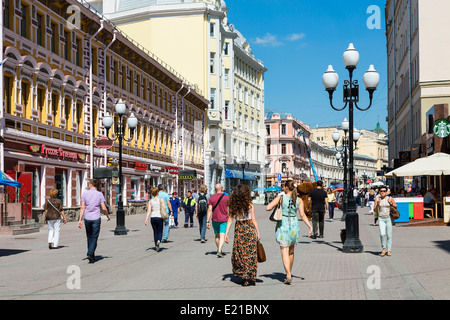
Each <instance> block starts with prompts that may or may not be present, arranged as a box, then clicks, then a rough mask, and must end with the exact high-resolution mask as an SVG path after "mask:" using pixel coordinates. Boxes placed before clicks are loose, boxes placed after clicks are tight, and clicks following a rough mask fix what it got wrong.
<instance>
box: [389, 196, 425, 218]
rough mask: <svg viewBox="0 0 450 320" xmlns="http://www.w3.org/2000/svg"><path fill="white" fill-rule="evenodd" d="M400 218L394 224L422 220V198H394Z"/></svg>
mask: <svg viewBox="0 0 450 320" xmlns="http://www.w3.org/2000/svg"><path fill="white" fill-rule="evenodd" d="M394 201H395V203H396V204H397V210H398V211H399V212H400V217H399V218H398V219H397V220H395V222H409V219H410V218H411V219H416V220H417V219H423V197H405V198H394Z"/></svg>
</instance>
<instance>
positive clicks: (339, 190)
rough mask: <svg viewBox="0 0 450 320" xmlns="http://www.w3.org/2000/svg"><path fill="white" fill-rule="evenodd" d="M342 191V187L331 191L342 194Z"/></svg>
mask: <svg viewBox="0 0 450 320" xmlns="http://www.w3.org/2000/svg"><path fill="white" fill-rule="evenodd" d="M342 191H344V188H342V187H339V188H336V189H334V190H333V192H342Z"/></svg>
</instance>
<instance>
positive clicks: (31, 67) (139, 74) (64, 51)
mask: <svg viewBox="0 0 450 320" xmlns="http://www.w3.org/2000/svg"><path fill="white" fill-rule="evenodd" d="M3 20H4V21H3V22H4V28H3V56H4V58H7V59H6V61H5V62H4V64H3V66H2V68H3V79H2V80H3V89H2V90H3V97H4V105H5V108H4V110H3V113H4V121H3V124H4V127H3V128H2V131H3V138H4V140H5V143H4V154H3V159H1V161H2V163H3V165H4V170H5V172H7V173H8V174H10V175H11V176H13V177H14V178H15V179H17V180H19V181H23V183H24V186H26V189H27V190H26V192H27V193H28V195H29V196H30V203H31V205H32V207H33V208H40V207H42V205H43V204H44V202H45V199H46V198H47V197H48V193H49V191H50V190H51V189H52V188H54V187H56V188H58V189H59V190H60V197H61V199H62V200H63V205H64V207H68V208H76V207H78V206H79V204H80V197H81V194H82V190H83V189H84V187H85V186H86V180H87V179H88V178H90V177H91V173H92V172H94V177H95V170H94V168H99V167H108V166H110V167H111V166H112V167H113V166H117V163H118V160H117V159H118V143H114V145H113V146H112V147H111V148H110V149H109V150H105V149H100V148H98V147H96V144H95V140H96V139H97V138H99V137H105V136H106V130H105V128H104V127H103V125H102V118H103V116H104V115H105V114H106V113H109V114H112V115H114V114H115V111H114V107H115V104H116V103H117V102H118V101H119V100H122V101H123V102H124V103H125V104H126V106H127V111H126V114H125V115H124V120H125V123H126V119H127V118H128V117H129V116H131V114H134V116H135V117H136V118H137V119H138V124H137V128H136V129H135V130H134V132H131V131H130V129H129V128H126V130H125V132H126V134H125V136H126V139H127V140H129V142H128V141H127V142H124V148H123V173H124V186H123V190H122V192H123V194H124V199H125V204H126V202H127V200H139V199H145V198H146V197H147V195H146V192H147V191H148V189H149V187H150V186H154V185H156V184H158V183H164V184H165V185H166V186H167V188H168V191H169V192H171V191H176V190H177V188H178V185H177V175H178V174H179V173H180V169H179V167H178V166H177V165H176V163H177V160H176V159H177V158H178V157H183V158H184V159H185V168H186V170H191V171H194V172H196V173H197V177H196V178H200V179H199V180H197V179H196V180H195V181H192V183H195V185H197V184H200V183H202V182H203V179H204V172H203V168H204V164H203V154H204V141H203V136H204V125H203V126H202V125H200V126H199V125H198V124H201V123H203V124H204V122H205V111H206V109H207V107H208V103H209V101H208V100H207V99H205V98H204V97H203V96H202V95H201V94H199V93H198V92H197V91H196V90H195V89H192V90H191V88H190V87H189V86H188V85H187V84H186V80H185V79H184V78H181V77H180V76H179V74H177V73H176V72H175V71H174V70H173V69H172V68H170V67H168V66H167V65H166V64H164V63H162V62H158V61H157V60H158V59H157V57H155V56H154V55H151V54H150V53H148V52H146V51H145V50H143V49H142V48H140V47H139V46H138V45H137V44H136V43H134V42H133V40H132V39H131V38H128V37H127V36H126V35H124V34H122V33H120V32H118V30H117V29H115V27H114V26H113V25H112V24H111V23H109V22H107V21H103V20H101V18H100V16H98V15H96V14H95V13H93V11H92V10H89V9H88V8H86V7H84V6H82V5H81V4H80V3H79V2H77V1H75V0H72V1H71V0H68V1H60V2H57V1H54V2H42V1H26V0H21V1H19V0H18V1H6V2H5V7H4V14H3ZM73 22H75V23H73ZM94 35H95V36H94ZM91 61H92V64H91ZM91 66H92V68H90V67H91ZM91 70H92V75H91V72H90V71H91ZM115 118H116V120H117V118H118V116H117V115H115ZM176 123H181V124H182V125H183V126H184V128H185V133H184V136H185V137H186V136H189V138H190V139H189V143H186V148H185V149H179V150H177V149H176V147H175V146H176V144H177V141H178V140H179V139H181V134H180V135H176V129H175V127H176V125H175V124H176ZM111 131H112V134H111V133H110V137H113V138H114V137H115V135H114V126H113V130H111ZM91 137H93V139H92V138H91ZM91 141H93V142H94V143H93V144H91ZM107 185H108V183H105V184H104V185H103V188H105V190H104V191H105V192H107V194H108V195H109V199H110V203H111V204H114V203H115V195H116V191H118V190H116V188H110V189H109V188H108V187H107ZM22 190H24V189H23V188H22Z"/></svg>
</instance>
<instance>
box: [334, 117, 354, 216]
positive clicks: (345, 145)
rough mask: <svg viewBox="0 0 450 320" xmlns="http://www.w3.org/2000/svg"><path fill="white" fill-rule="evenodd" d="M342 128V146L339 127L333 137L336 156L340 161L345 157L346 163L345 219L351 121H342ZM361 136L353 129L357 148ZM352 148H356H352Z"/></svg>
mask: <svg viewBox="0 0 450 320" xmlns="http://www.w3.org/2000/svg"><path fill="white" fill-rule="evenodd" d="M341 127H342V130H344V137H342V146H341V147H338V146H337V143H338V141H339V138H340V136H341V135H340V133H339V131H338V130H337V129H335V130H334V132H333V134H332V135H331V137H332V138H333V141H334V145H335V148H336V151H337V153H336V158H337V159H338V161H340V160H342V157H343V165H344V181H343V182H344V196H343V215H342V217H341V221H345V217H346V215H347V211H348V197H349V195H348V192H349V189H350V188H348V182H347V181H348V180H347V179H348V168H347V165H348V150H349V137H348V136H347V132H348V131H349V122H348V120H347V118H345V119H344V121H342V124H341ZM359 137H360V133H359V131H357V130H355V129H354V130H353V142H354V143H355V148H356V143H357V142H358V140H359ZM352 150H355V149H353V148H352ZM350 196H352V194H350Z"/></svg>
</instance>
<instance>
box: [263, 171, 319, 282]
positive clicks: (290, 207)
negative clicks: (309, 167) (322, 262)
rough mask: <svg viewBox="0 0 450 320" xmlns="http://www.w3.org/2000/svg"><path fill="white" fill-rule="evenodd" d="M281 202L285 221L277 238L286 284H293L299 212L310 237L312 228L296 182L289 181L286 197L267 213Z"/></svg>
mask: <svg viewBox="0 0 450 320" xmlns="http://www.w3.org/2000/svg"><path fill="white" fill-rule="evenodd" d="M280 201H281V203H282V205H281V207H282V211H283V219H282V220H281V221H278V222H277V226H276V229H275V237H276V240H277V242H278V243H279V244H280V249H281V259H282V261H283V266H284V269H285V271H286V280H285V281H284V283H285V284H291V282H292V275H291V270H292V265H293V264H294V247H295V246H296V245H297V244H298V238H299V233H300V226H299V223H298V219H297V211H298V213H299V214H300V217H301V219H302V220H303V222H304V223H305V224H306V225H307V226H308V228H309V234H308V237H310V236H311V235H312V232H313V230H312V226H311V224H310V223H309V220H308V218H307V217H306V214H305V211H304V209H303V201H302V199H301V198H298V197H297V185H296V184H295V183H294V181H292V180H289V181H288V182H287V183H286V184H285V186H284V195H279V196H277V197H276V198H275V199H274V200H273V201H272V202H271V203H269V204H268V205H267V207H266V210H267V211H271V210H273V209H274V208H275V206H276V205H277V204H278V203H279V202H280Z"/></svg>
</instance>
